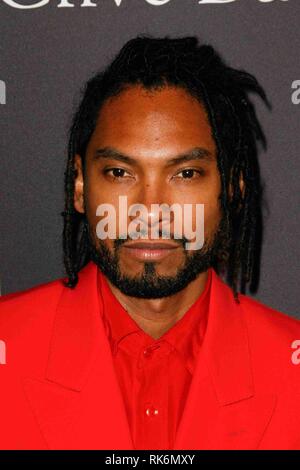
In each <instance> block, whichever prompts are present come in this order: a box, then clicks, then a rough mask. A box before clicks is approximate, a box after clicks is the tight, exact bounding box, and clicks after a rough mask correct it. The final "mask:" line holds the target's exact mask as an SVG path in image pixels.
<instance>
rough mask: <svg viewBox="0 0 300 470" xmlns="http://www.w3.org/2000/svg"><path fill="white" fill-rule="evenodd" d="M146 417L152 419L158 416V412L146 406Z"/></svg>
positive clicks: (152, 407)
mask: <svg viewBox="0 0 300 470" xmlns="http://www.w3.org/2000/svg"><path fill="white" fill-rule="evenodd" d="M145 413H146V416H149V417H154V416H157V415H158V410H157V409H156V408H155V407H154V406H148V408H146V410H145Z"/></svg>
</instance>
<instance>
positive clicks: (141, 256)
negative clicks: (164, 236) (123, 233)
mask: <svg viewBox="0 0 300 470" xmlns="http://www.w3.org/2000/svg"><path fill="white" fill-rule="evenodd" d="M179 247H180V246H179V245H178V244H175V243H171V242H128V243H125V244H124V245H123V248H124V249H125V251H126V253H127V255H129V256H132V257H134V258H136V259H138V260H142V261H145V260H153V261H154V260H157V261H158V260H161V259H163V258H166V257H167V256H170V255H171V254H173V253H174V250H176V249H178V248H179Z"/></svg>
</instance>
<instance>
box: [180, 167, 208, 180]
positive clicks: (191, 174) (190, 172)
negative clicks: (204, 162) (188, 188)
mask: <svg viewBox="0 0 300 470" xmlns="http://www.w3.org/2000/svg"><path fill="white" fill-rule="evenodd" d="M203 174H204V172H203V170H200V169H199V170H195V169H193V168H186V169H185V170H182V171H180V172H179V173H177V175H176V177H179V178H180V179H193V178H195V177H197V176H200V175H203ZM180 175H181V176H180Z"/></svg>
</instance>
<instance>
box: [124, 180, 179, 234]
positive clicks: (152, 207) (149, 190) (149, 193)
mask: <svg viewBox="0 0 300 470" xmlns="http://www.w3.org/2000/svg"><path fill="white" fill-rule="evenodd" d="M138 196H139V197H138V198H137V199H136V200H137V202H136V203H134V206H133V207H132V209H133V211H132V215H131V214H129V216H130V218H131V219H132V218H134V219H135V221H137V222H138V223H140V225H141V231H142V230H143V229H144V230H145V231H147V233H149V234H150V233H151V234H152V235H153V237H156V238H157V237H158V236H159V235H163V236H164V237H165V238H169V237H170V233H171V223H172V220H173V214H172V212H171V211H170V204H169V201H168V199H167V197H166V193H165V190H164V188H162V184H161V183H152V184H151V183H147V184H145V185H143V186H142V187H141V188H140V191H139V194H138ZM150 230H151V231H150ZM155 234H156V235H155Z"/></svg>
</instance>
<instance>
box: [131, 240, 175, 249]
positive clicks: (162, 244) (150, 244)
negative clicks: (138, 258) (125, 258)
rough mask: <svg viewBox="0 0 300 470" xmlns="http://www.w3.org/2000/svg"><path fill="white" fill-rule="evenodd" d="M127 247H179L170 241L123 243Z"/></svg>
mask: <svg viewBox="0 0 300 470" xmlns="http://www.w3.org/2000/svg"><path fill="white" fill-rule="evenodd" d="M123 246H124V247H126V248H138V249H141V250H145V249H146V250H160V249H161V250H164V249H168V250H170V249H174V248H178V244H176V245H175V243H170V242H128V243H125V244H124V245H123Z"/></svg>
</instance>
